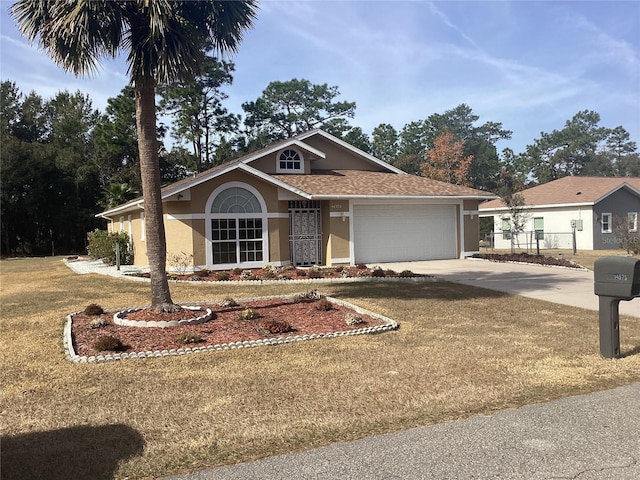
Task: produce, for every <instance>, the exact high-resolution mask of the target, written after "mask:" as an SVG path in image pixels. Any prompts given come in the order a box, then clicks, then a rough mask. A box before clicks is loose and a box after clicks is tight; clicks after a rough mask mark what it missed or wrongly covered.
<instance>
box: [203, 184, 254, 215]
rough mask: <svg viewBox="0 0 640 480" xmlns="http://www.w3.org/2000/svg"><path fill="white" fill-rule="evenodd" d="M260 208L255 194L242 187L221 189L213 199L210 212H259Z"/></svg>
mask: <svg viewBox="0 0 640 480" xmlns="http://www.w3.org/2000/svg"><path fill="white" fill-rule="evenodd" d="M260 212H262V208H261V207H260V202H259V201H258V199H257V198H256V196H255V195H254V194H253V193H251V192H250V191H249V190H247V189H245V188H242V187H231V188H227V189H226V190H223V191H222V192H220V193H219V194H218V196H217V197H216V198H215V200H214V201H213V204H212V205H211V213H260Z"/></svg>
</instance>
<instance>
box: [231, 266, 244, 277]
mask: <svg viewBox="0 0 640 480" xmlns="http://www.w3.org/2000/svg"><path fill="white" fill-rule="evenodd" d="M231 273H233V274H234V275H241V274H242V269H241V268H240V267H236V268H234V269H233V270H231Z"/></svg>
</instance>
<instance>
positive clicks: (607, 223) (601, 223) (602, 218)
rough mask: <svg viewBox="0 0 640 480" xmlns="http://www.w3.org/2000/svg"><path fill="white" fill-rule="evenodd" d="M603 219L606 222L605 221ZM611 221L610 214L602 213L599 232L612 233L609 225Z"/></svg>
mask: <svg viewBox="0 0 640 480" xmlns="http://www.w3.org/2000/svg"><path fill="white" fill-rule="evenodd" d="M605 218H606V219H607V220H605ZM612 221H613V215H611V213H603V214H602V216H601V217H600V231H601V232H602V233H612V232H613V226H612V225H611V222H612ZM605 224H606V225H607V228H605Z"/></svg>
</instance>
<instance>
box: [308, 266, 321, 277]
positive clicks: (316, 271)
mask: <svg viewBox="0 0 640 480" xmlns="http://www.w3.org/2000/svg"><path fill="white" fill-rule="evenodd" d="M307 276H308V277H309V278H322V277H323V276H324V275H322V271H321V270H320V269H318V268H310V269H309V271H308V272H307Z"/></svg>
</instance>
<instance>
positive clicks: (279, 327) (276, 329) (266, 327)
mask: <svg viewBox="0 0 640 480" xmlns="http://www.w3.org/2000/svg"><path fill="white" fill-rule="evenodd" d="M258 328H259V329H260V330H262V331H263V333H265V334H266V333H272V334H273V333H287V332H291V331H293V327H292V326H291V325H290V324H288V323H287V322H284V321H282V320H263V321H262V322H260V323H259V324H258Z"/></svg>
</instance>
